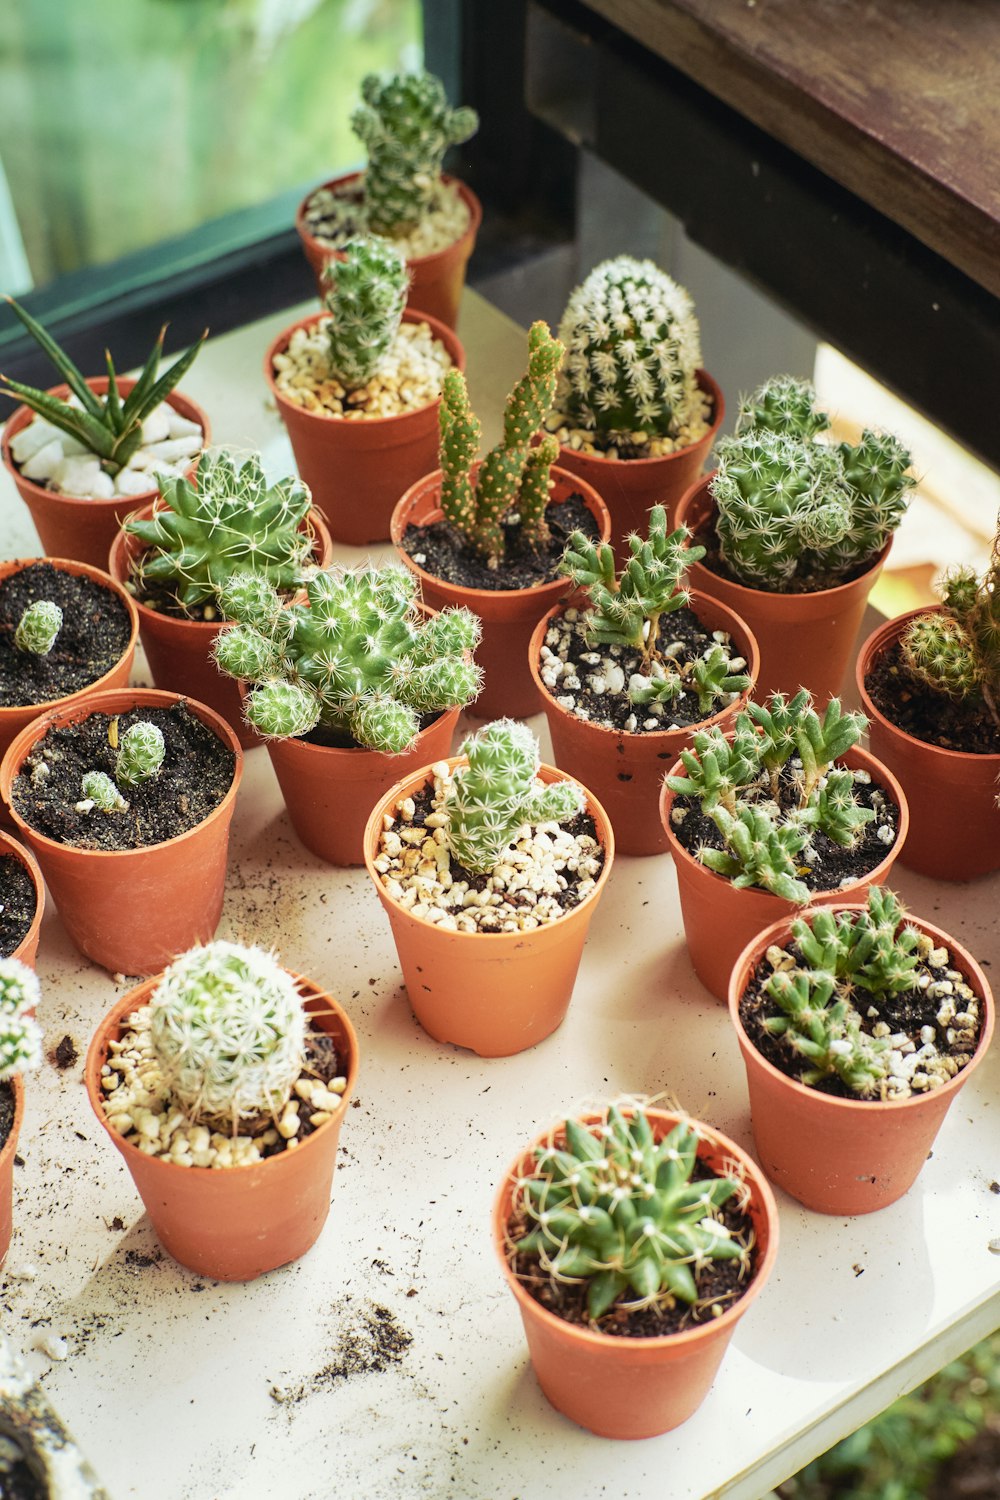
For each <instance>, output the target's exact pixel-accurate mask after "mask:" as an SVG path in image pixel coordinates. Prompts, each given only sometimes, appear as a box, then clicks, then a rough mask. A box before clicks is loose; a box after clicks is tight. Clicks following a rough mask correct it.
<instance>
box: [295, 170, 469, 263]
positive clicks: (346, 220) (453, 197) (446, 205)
mask: <svg viewBox="0 0 1000 1500" xmlns="http://www.w3.org/2000/svg"><path fill="white" fill-rule="evenodd" d="M362 180H363V179H362ZM313 214H316V215H317V216H318V217H320V218H322V219H325V220H326V221H327V226H326V228H325V229H324V232H323V233H317V231H316V230H315V229H313V228H312V227H311V225H310V224H309V222H307V225H306V227H307V228H308V229H309V232H310V233H311V234H312V235H313V236H314V237H315V238H316V239H317V240H319V242H320V244H321V245H329V246H330V248H331V250H341V249H343V247H344V245H346V244H347V242H348V241H349V240H352V239H354V238H355V237H356V236H357V235H359V234H364V233H366V232H367V231H366V229H365V223H364V203H363V199H359V197H358V186H357V184H356V183H349V184H347V185H346V186H345V187H344V188H342V189H341V190H340V191H339V192H337V191H334V190H333V189H332V188H328V187H321V188H317V189H316V191H315V193H313V194H312V196H311V197H310V199H309V202H308V203H307V204H306V216H307V221H308V220H309V219H310V218H311V216H312V215H313ZM468 227H469V210H468V207H467V206H466V204H465V202H464V200H463V198H462V196H461V194H460V193H459V190H458V183H457V182H442V183H441V186H440V188H439V190H438V193H437V197H436V199H435V201H434V202H433V203H432V205H431V207H430V209H429V210H428V212H427V213H426V214H425V215H424V217H423V219H422V220H421V222H420V223H419V224H418V225H416V227H415V228H414V229H411V230H410V232H409V234H403V235H400V236H399V238H398V239H395V238H394V239H393V240H392V241H391V243H392V244H393V245H395V247H396V249H397V250H399V251H400V252H401V253H402V254H403V255H404V256H405V258H406V259H407V260H417V259H418V258H419V257H420V256H422V255H435V254H437V252H438V251H439V250H447V248H448V246H449V245H453V244H454V243H455V241H456V240H458V239H461V237H462V235H463V234H464V233H465V231H466V230H467V229H468Z"/></svg>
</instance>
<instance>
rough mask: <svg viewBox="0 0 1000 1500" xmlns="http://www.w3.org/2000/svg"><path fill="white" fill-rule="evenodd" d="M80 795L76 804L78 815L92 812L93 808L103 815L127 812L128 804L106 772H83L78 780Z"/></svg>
mask: <svg viewBox="0 0 1000 1500" xmlns="http://www.w3.org/2000/svg"><path fill="white" fill-rule="evenodd" d="M80 794H81V800H80V801H79V802H77V803H76V811H77V812H78V813H88V812H92V811H93V809H94V808H95V807H96V808H97V810H98V812H103V813H123V812H128V807H129V805H128V803H127V802H126V800H125V798H124V797H123V796H122V794H121V792H120V791H119V790H118V787H117V786H116V785H115V782H114V779H113V778H112V777H111V776H109V775H108V774H107V772H106V771H85V772H84V774H83V776H82V777H81V779H80Z"/></svg>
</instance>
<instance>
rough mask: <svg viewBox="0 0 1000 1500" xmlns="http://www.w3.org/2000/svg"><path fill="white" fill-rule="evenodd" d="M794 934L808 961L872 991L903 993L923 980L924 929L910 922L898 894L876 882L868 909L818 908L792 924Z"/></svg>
mask: <svg viewBox="0 0 1000 1500" xmlns="http://www.w3.org/2000/svg"><path fill="white" fill-rule="evenodd" d="M792 938H793V940H794V942H795V946H796V948H797V949H798V951H799V953H800V954H801V956H802V959H803V961H804V962H805V964H807V965H808V966H809V968H811V969H816V970H825V971H829V972H830V973H831V974H833V975H834V977H835V978H836V979H837V980H845V981H847V982H848V983H849V984H850V985H851V986H852V987H853V988H856V989H862V990H865V991H867V992H868V993H870V994H880V995H898V994H902V993H904V992H906V991H908V990H912V989H914V988H915V987H916V984H917V966H918V962H919V956H920V954H919V949H920V941H921V940H920V934H919V933H918V932H917V930H916V928H913V927H909V926H907V925H906V922H905V919H904V912H903V908H902V906H901V905H900V902H899V899H898V897H897V896H896V895H895V894H894V893H893V892H892V891H890V890H888V889H887V888H886V887H885V886H875V885H873V886H871V887H870V888H869V891H868V901H867V905H866V907H865V909H864V911H862V912H833V911H831V910H830V909H829V908H827V907H817V908H816V910H815V911H813V912H811V913H810V916H809V920H808V921H806V920H805V919H804V918H802V917H799V918H797V919H796V921H795V922H793V923H792Z"/></svg>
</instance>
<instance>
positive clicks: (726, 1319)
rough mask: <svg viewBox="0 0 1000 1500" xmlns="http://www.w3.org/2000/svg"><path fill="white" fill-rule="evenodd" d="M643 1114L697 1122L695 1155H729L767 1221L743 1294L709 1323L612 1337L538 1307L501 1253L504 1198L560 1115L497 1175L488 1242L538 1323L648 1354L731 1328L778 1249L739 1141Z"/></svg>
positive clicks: (767, 1192) (774, 1216)
mask: <svg viewBox="0 0 1000 1500" xmlns="http://www.w3.org/2000/svg"><path fill="white" fill-rule="evenodd" d="M622 1112H623V1113H624V1114H626V1115H628V1114H629V1110H628V1109H627V1108H624V1109H623V1111H622ZM646 1114H647V1117H648V1118H649V1119H650V1120H653V1121H659V1120H663V1121H664V1122H665V1124H666V1129H665V1130H664V1132H663V1133H664V1134H667V1133H668V1132H669V1130H670V1129H671V1128H672V1127H673V1126H674V1125H676V1124H678V1123H679V1122H680V1121H681V1120H687V1121H689V1122H690V1123H691V1124H693V1125H694V1126H695V1127H696V1128H697V1130H698V1132H699V1134H700V1136H701V1137H702V1140H701V1141H699V1151H698V1155H699V1156H701V1155H702V1152H701V1150H700V1146H701V1144H702V1142H704V1143H705V1144H706V1145H707V1146H708V1147H709V1148H710V1149H711V1148H715V1149H717V1150H718V1152H719V1154H720V1155H723V1156H731V1157H732V1158H733V1160H734V1161H735V1162H737V1163H738V1164H739V1165H740V1166H741V1167H742V1169H743V1174H744V1176H743V1180H744V1181H745V1182H746V1183H747V1184H748V1185H749V1186H750V1187H751V1189H752V1196H753V1197H754V1198H755V1199H756V1200H757V1202H758V1203H759V1205H760V1207H761V1210H762V1214H763V1217H764V1218H765V1219H766V1221H767V1226H768V1242H767V1249H766V1251H765V1252H764V1255H763V1257H762V1259H761V1261H760V1263H759V1265H758V1266H757V1269H756V1271H755V1272H754V1276H753V1279H752V1281H751V1282H750V1284H749V1285H748V1287H747V1289H746V1291H745V1292H744V1293H743V1296H742V1297H740V1298H739V1300H738V1301H737V1302H734V1303H733V1304H732V1305H731V1306H729V1307H727V1308H726V1310H725V1311H724V1312H722V1313H720V1315H719V1316H718V1317H717V1318H713V1319H712V1320H711V1322H710V1323H702V1324H699V1325H697V1326H696V1327H693V1328H685V1329H680V1330H679V1331H678V1332H676V1333H661V1334H651V1335H649V1336H646V1337H642V1338H621V1337H615V1336H614V1335H613V1334H609V1333H603V1332H601V1331H600V1330H597V1331H595V1330H594V1329H592V1328H589V1327H587V1326H585V1325H584V1324H581V1323H570V1322H568V1321H567V1320H566V1319H565V1318H561V1317H559V1315H558V1314H557V1313H554V1312H552V1311H551V1310H550V1309H549V1308H547V1307H543V1306H542V1304H541V1303H540V1302H537V1301H536V1300H535V1298H534V1297H532V1296H531V1294H530V1293H529V1292H528V1291H527V1290H526V1289H525V1287H524V1286H523V1285H522V1283H521V1282H520V1281H519V1280H518V1278H517V1276H516V1275H515V1274H514V1271H513V1269H512V1267H511V1265H510V1262H509V1261H508V1259H507V1255H506V1238H507V1222H508V1213H507V1204H506V1200H507V1198H508V1196H509V1193H510V1188H511V1184H512V1183H514V1182H516V1180H517V1167H518V1166H519V1164H520V1163H521V1162H522V1161H524V1159H525V1157H527V1156H528V1155H529V1154H530V1153H531V1152H533V1151H534V1149H535V1147H536V1146H540V1145H548V1144H549V1143H550V1142H551V1141H552V1140H553V1139H558V1138H559V1135H560V1134H561V1132H562V1130H563V1125H564V1121H562V1120H560V1121H558V1122H556V1123H555V1124H553V1125H551V1126H550V1127H549V1128H548V1130H545V1131H543V1132H542V1133H541V1134H540V1135H538V1136H536V1137H535V1139H534V1140H533V1141H532V1142H531V1143H530V1144H529V1145H528V1146H525V1147H524V1148H523V1149H522V1150H521V1151H519V1152H518V1154H517V1156H516V1157H515V1158H514V1160H513V1162H512V1163H511V1165H510V1166H509V1167H508V1168H507V1170H506V1172H505V1173H504V1175H503V1177H502V1178H501V1181H500V1187H499V1188H498V1190H497V1192H496V1193H495V1194H494V1198H493V1212H492V1215H491V1227H492V1237H493V1247H494V1250H495V1251H496V1253H497V1256H498V1258H499V1260H500V1265H501V1269H502V1271H503V1274H504V1279H505V1281H506V1283H507V1285H508V1287H509V1288H510V1290H511V1291H512V1292H513V1293H514V1296H515V1297H516V1298H517V1302H518V1305H519V1306H520V1307H526V1308H529V1309H530V1311H531V1312H532V1313H533V1314H535V1315H536V1316H537V1317H538V1319H539V1320H540V1321H541V1322H542V1323H545V1324H548V1325H549V1326H550V1327H552V1328H558V1329H559V1330H560V1331H561V1332H565V1334H566V1336H567V1337H568V1338H570V1339H573V1340H576V1341H577V1342H578V1343H580V1344H583V1345H589V1346H590V1347H591V1348H605V1349H609V1350H610V1349H612V1348H614V1349H618V1350H621V1349H622V1348H623V1347H624V1348H626V1349H632V1350H636V1351H642V1352H643V1353H645V1352H647V1351H648V1352H649V1353H650V1354H653V1353H655V1352H656V1351H658V1350H661V1349H666V1348H671V1349H678V1348H682V1347H683V1346H685V1345H691V1344H696V1343H699V1342H701V1341H702V1340H703V1339H704V1337H705V1336H706V1334H709V1333H710V1332H711V1331H712V1330H714V1329H719V1328H732V1327H733V1326H734V1325H735V1324H736V1323H737V1322H738V1321H739V1320H740V1318H741V1317H742V1316H743V1314H744V1313H745V1312H746V1311H747V1310H748V1308H749V1307H750V1305H751V1303H752V1302H753V1301H754V1300H755V1299H756V1298H757V1296H758V1295H759V1294H760V1293H761V1292H762V1291H763V1289H764V1286H765V1284H766V1283H767V1281H768V1278H769V1277H770V1275H771V1272H772V1270H773V1269H774V1262H775V1259H776V1257H777V1254H778V1238H779V1234H780V1229H779V1216H778V1204H777V1201H776V1199H775V1196H774V1191H773V1189H772V1187H771V1184H770V1183H769V1182H768V1180H767V1178H766V1177H765V1176H764V1173H763V1171H762V1170H761V1168H760V1167H759V1166H758V1165H757V1163H756V1162H755V1161H754V1159H753V1157H752V1156H750V1154H749V1152H747V1151H746V1150H744V1148H743V1147H742V1146H739V1145H737V1143H736V1142H735V1141H734V1140H732V1139H731V1138H730V1137H729V1136H727V1135H724V1134H723V1132H722V1131H721V1130H716V1129H715V1127H714V1126H712V1125H707V1124H705V1122H704V1121H702V1120H697V1119H694V1118H693V1117H692V1116H689V1115H683V1114H679V1113H677V1112H675V1111H673V1110H664V1109H656V1108H654V1107H650V1108H647V1110H646ZM574 1118H575V1119H577V1120H579V1121H580V1122H581V1123H583V1124H592V1123H595V1122H596V1121H597V1120H599V1119H601V1118H602V1116H601V1114H600V1113H599V1112H597V1111H586V1112H583V1113H581V1114H579V1115H576V1116H574Z"/></svg>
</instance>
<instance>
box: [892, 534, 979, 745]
mask: <svg viewBox="0 0 1000 1500" xmlns="http://www.w3.org/2000/svg"><path fill="white" fill-rule="evenodd" d="M900 648H901V650H902V653H903V660H904V662H905V663H906V666H907V668H908V670H909V671H910V672H911V673H912V675H913V676H914V677H915V678H917V679H918V681H921V682H924V683H926V684H927V686H928V687H931V688H933V689H934V691H935V692H939V693H943V694H944V695H945V696H946V697H948V698H954V699H957V700H959V701H961V700H963V699H972V698H977V697H978V698H982V700H983V702H984V703H985V705H986V708H987V710H988V712H989V714H990V716H991V718H992V719H993V720H994V722H995V723H996V724H997V725H998V727H1000V532H998V534H997V536H996V537H995V538H994V541H993V551H992V555H991V557H990V564H989V567H988V568H987V570H986V572H985V573H984V574H983V576H982V578H978V577H977V575H976V572H975V570H974V569H973V568H971V567H968V566H964V567H958V568H954V569H952V570H951V571H950V572H949V573H947V574H946V575H945V577H944V580H943V600H942V609H941V611H940V613H938V614H933V615H918V616H917V618H916V619H915V620H911V622H910V624H909V625H908V626H907V627H906V630H905V631H904V632H903V635H902V637H901V639H900Z"/></svg>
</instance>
